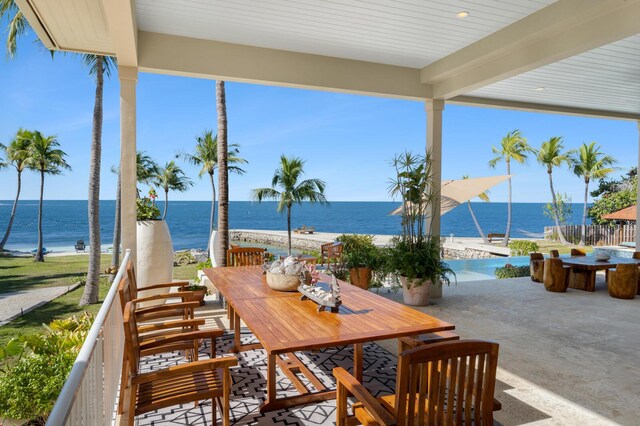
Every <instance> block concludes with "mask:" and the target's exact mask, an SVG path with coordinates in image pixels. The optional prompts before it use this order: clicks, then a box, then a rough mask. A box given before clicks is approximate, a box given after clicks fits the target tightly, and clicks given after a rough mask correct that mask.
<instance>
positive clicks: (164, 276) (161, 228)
mask: <svg viewBox="0 0 640 426" xmlns="http://www.w3.org/2000/svg"><path fill="white" fill-rule="evenodd" d="M136 236H137V238H138V253H137V258H138V262H137V267H136V281H137V284H138V287H139V288H144V287H146V286H150V285H153V284H160V283H168V282H171V281H173V243H172V241H171V234H169V227H168V226H167V222H165V221H164V220H141V221H138V223H137V227H136ZM166 291H167V289H157V290H151V291H145V292H144V296H152V295H154V294H160V293H166ZM160 303H162V302H161V301H160V302H157V303H150V302H149V303H147V306H151V305H153V304H160Z"/></svg>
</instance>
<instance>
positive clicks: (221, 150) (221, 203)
mask: <svg viewBox="0 0 640 426" xmlns="http://www.w3.org/2000/svg"><path fill="white" fill-rule="evenodd" d="M216 110H217V113H218V193H219V195H218V245H217V246H216V247H215V253H216V259H217V260H218V262H219V265H220V266H227V248H228V247H229V180H228V178H229V169H228V165H227V154H228V151H227V106H226V98H225V91H224V81H220V80H218V81H216Z"/></svg>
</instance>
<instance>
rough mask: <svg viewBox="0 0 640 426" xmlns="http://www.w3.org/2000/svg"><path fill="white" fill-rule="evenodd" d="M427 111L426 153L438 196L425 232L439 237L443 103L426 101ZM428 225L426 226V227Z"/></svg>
mask: <svg viewBox="0 0 640 426" xmlns="http://www.w3.org/2000/svg"><path fill="white" fill-rule="evenodd" d="M425 109H426V111H427V152H431V159H432V161H433V163H432V166H431V167H432V171H433V185H434V186H435V187H436V188H437V193H438V196H437V197H436V199H435V203H436V205H435V206H434V208H433V209H429V210H430V211H433V212H434V217H433V218H432V219H431V221H430V222H431V227H430V228H427V231H428V232H430V233H431V235H432V236H440V187H441V185H442V183H441V182H442V111H443V110H444V101H443V100H441V99H428V100H427V101H426V102H425ZM428 225H429V224H427V226H428Z"/></svg>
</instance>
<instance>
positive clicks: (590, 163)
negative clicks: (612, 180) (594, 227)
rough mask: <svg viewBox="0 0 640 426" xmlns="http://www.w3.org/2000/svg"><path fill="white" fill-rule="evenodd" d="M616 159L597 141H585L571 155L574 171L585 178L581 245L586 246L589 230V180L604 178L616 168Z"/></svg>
mask: <svg viewBox="0 0 640 426" xmlns="http://www.w3.org/2000/svg"><path fill="white" fill-rule="evenodd" d="M615 163H616V160H615V158H613V157H612V156H610V155H605V154H604V153H602V152H600V147H599V146H597V145H596V143H595V142H591V143H590V144H586V143H583V144H582V146H580V148H579V149H578V151H577V152H575V153H574V154H573V155H572V157H571V164H572V165H573V173H574V174H575V175H576V176H578V177H581V178H583V179H584V208H583V210H582V230H581V233H580V245H581V246H584V243H585V237H586V231H587V197H588V195H589V182H590V181H591V179H603V178H605V177H606V176H607V175H608V174H609V173H611V172H613V171H614V170H615V167H610V166H611V165H613V164H615Z"/></svg>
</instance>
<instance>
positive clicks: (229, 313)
mask: <svg viewBox="0 0 640 426" xmlns="http://www.w3.org/2000/svg"><path fill="white" fill-rule="evenodd" d="M227 317H228V318H229V328H230V329H231V330H233V329H234V325H235V320H236V316H235V310H234V309H233V306H231V305H230V304H228V305H227Z"/></svg>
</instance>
